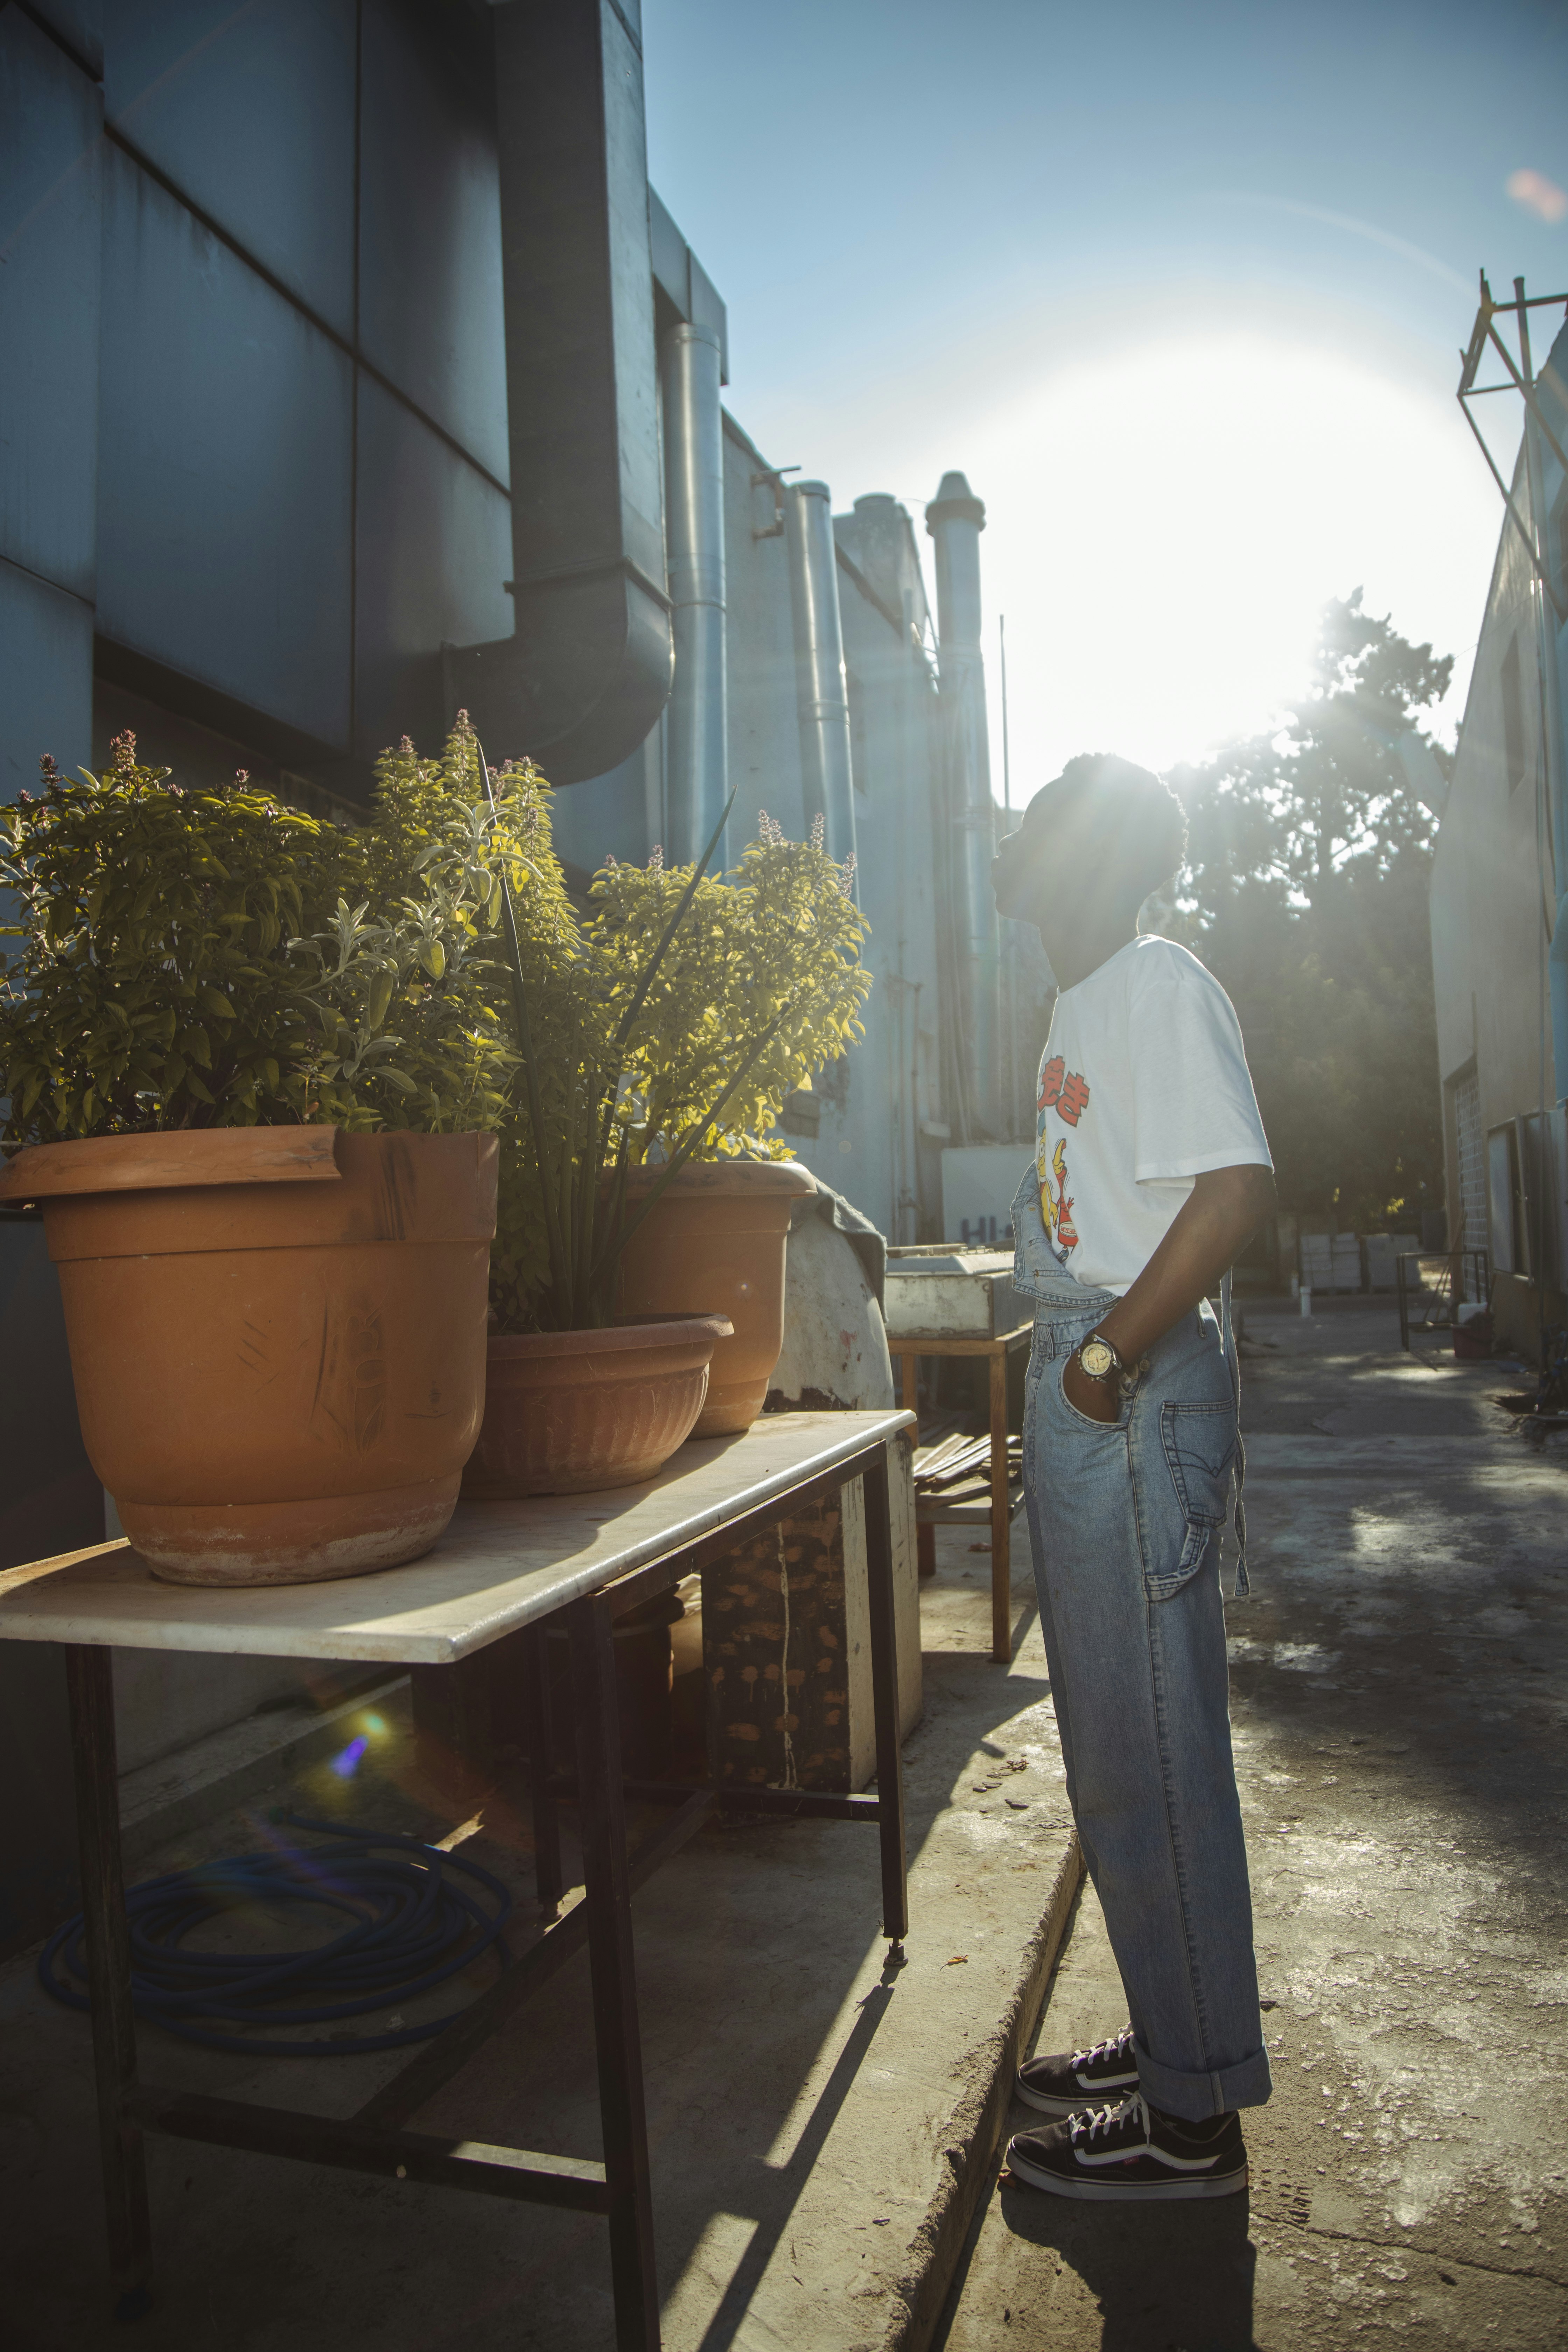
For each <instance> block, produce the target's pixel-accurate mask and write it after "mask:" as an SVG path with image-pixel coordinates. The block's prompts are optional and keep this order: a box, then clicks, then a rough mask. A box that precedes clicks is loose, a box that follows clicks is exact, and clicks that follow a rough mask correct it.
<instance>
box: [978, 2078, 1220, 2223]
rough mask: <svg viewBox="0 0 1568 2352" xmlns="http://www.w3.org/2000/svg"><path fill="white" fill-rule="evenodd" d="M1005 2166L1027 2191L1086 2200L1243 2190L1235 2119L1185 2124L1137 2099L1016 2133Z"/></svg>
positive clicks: (1151, 2198)
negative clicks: (1026, 2186)
mask: <svg viewBox="0 0 1568 2352" xmlns="http://www.w3.org/2000/svg"><path fill="white" fill-rule="evenodd" d="M1007 2163H1008V2167H1009V2168H1010V2170H1011V2171H1012V2172H1013V2174H1014V2175H1015V2177H1016V2179H1019V2180H1026V2181H1027V2182H1028V2184H1029V2186H1030V2188H1031V2189H1046V2190H1047V2191H1048V2192H1049V2194H1050V2195H1051V2196H1053V2197H1079V2198H1084V2199H1086V2200H1095V2199H1100V2198H1106V2199H1110V2198H1120V2199H1122V2200H1125V2201H1126V2202H1128V2203H1131V2204H1138V2203H1143V2202H1149V2203H1152V2202H1154V2201H1155V2200H1158V2199H1161V2198H1166V2197H1232V2196H1234V2195H1235V2194H1236V2192H1237V2189H1245V2188H1246V2186H1247V2149H1246V2147H1245V2145H1244V2144H1243V2141H1242V2137H1241V2118H1240V2116H1236V2115H1229V2116H1214V2117H1213V2118H1212V2120H1210V2121H1209V2122H1207V2123H1202V2124H1189V2123H1184V2122H1183V2121H1182V2119H1181V2118H1180V2117H1179V2116H1162V2115H1157V2114H1155V2113H1154V2112H1153V2111H1152V2109H1151V2108H1150V2107H1149V2106H1148V2105H1147V2104H1146V2103H1145V2101H1144V2100H1143V2099H1142V2096H1140V2095H1139V2094H1138V2093H1137V2092H1134V2093H1133V2095H1132V2096H1131V2098H1129V2099H1123V2100H1122V2102H1121V2105H1120V2106H1115V2107H1100V2108H1099V2109H1097V2110H1095V2111H1094V2112H1092V2113H1090V2114H1088V2115H1079V2116H1072V2117H1070V2118H1069V2120H1068V2122H1066V2123H1059V2124H1052V2125H1051V2126H1049V2128H1048V2129H1047V2130H1046V2131H1037V2132H1019V2133H1018V2134H1017V2135H1016V2137H1015V2138H1014V2139H1013V2140H1012V2141H1010V2142H1009V2144H1008V2148H1007Z"/></svg>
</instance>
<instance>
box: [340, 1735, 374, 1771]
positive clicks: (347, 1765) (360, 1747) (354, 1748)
mask: <svg viewBox="0 0 1568 2352" xmlns="http://www.w3.org/2000/svg"><path fill="white" fill-rule="evenodd" d="M369 1746H370V1742H369V1740H368V1739H365V1738H359V1739H351V1740H350V1741H349V1744H348V1746H347V1747H346V1748H344V1749H343V1751H342V1755H341V1756H334V1757H333V1759H332V1769H333V1771H334V1772H335V1773H336V1774H337V1776H338V1778H339V1780H353V1776H354V1774H355V1773H356V1772H357V1771H358V1770H359V1768H360V1759H361V1758H362V1757H363V1754H364V1751H365V1749H366V1748H368V1747H369Z"/></svg>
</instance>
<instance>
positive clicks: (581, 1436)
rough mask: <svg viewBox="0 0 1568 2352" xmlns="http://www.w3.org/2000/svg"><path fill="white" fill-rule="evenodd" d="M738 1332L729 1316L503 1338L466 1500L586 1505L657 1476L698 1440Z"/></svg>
mask: <svg viewBox="0 0 1568 2352" xmlns="http://www.w3.org/2000/svg"><path fill="white" fill-rule="evenodd" d="M730 1328H731V1327H730V1325H729V1323H728V1322H727V1321H726V1319H725V1318H724V1317H723V1316H722V1315H689V1316H683V1317H679V1318H669V1317H666V1316H654V1317H650V1318H647V1320H638V1321H635V1322H630V1323H617V1324H616V1325H614V1326H613V1327H612V1328H610V1329H609V1330H607V1331H526V1332H521V1333H518V1334H516V1335H514V1336H510V1337H506V1338H501V1339H492V1340H491V1341H490V1343H489V1383H488V1386H487V1388H486V1392H485V1418H484V1426H483V1428H482V1429H481V1430H480V1432H479V1444H477V1445H476V1446H475V1448H474V1454H473V1459H472V1461H471V1462H470V1463H469V1464H468V1469H467V1470H466V1472H465V1473H464V1475H463V1494H464V1496H465V1497H466V1498H467V1499H468V1500H469V1501H474V1502H498V1501H500V1500H502V1499H506V1498H510V1497H511V1496H519V1495H580V1494H589V1493H593V1492H595V1491H596V1490H597V1489H598V1488H600V1487H602V1486H636V1485H637V1482H638V1480H639V1479H643V1478H651V1477H652V1476H653V1475H654V1473H655V1471H656V1470H658V1469H660V1468H661V1467H662V1466H663V1465H664V1464H665V1463H666V1462H668V1459H669V1457H670V1455H671V1454H673V1453H674V1452H675V1450H676V1448H677V1446H679V1445H684V1444H685V1443H686V1441H687V1439H688V1438H689V1436H690V1434H691V1427H692V1423H694V1422H695V1421H696V1419H697V1416H698V1414H699V1413H700V1412H701V1410H702V1401H703V1399H704V1397H705V1396H706V1395H707V1393H708V1360H709V1358H710V1356H711V1355H712V1353H713V1349H714V1345H715V1343H716V1342H718V1341H721V1340H722V1339H723V1338H724V1336H725V1334H726V1333H727V1332H728V1331H729V1329H730Z"/></svg>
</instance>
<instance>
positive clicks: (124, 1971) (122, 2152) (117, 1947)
mask: <svg viewBox="0 0 1568 2352" xmlns="http://www.w3.org/2000/svg"><path fill="white" fill-rule="evenodd" d="M113 1668H114V1654H113V1652H112V1651H111V1650H107V1649H100V1648H96V1647H92V1646H90V1645H89V1644H86V1643H75V1642H73V1643H67V1645H66V1686H67V1689H68V1693H69V1696H70V1713H71V1736H72V1744H73V1746H74V1748H75V1750H76V1808H77V1837H78V1841H79V1849H80V1854H81V1895H82V1911H83V1915H84V1918H85V1924H86V1932H87V1978H88V1995H89V2000H90V2001H91V2004H92V2057H93V2069H94V2073H95V2074H96V2076H97V2087H98V2137H99V2153H100V2159H101V2162H102V2166H103V2202H104V2210H105V2215H106V2219H107V2221H108V2228H109V2262H110V2273H111V2274H112V2276H113V2280H114V2286H115V2292H116V2294H117V2296H118V2298H119V2299H118V2303H117V2305H116V2316H117V2317H119V2318H121V2319H136V2318H140V2317H141V2315H142V2312H144V2311H145V2310H146V2308H147V2306H148V2303H149V2301H150V2296H149V2294H148V2279H149V2276H150V2273H151V2270H152V2261H153V2240H152V2231H151V2228H150V2225H149V2221H148V2214H147V2160H146V2155H145V2152H144V2149H143V2146H142V2134H141V2132H140V2131H139V2130H138V2129H137V2128H136V2126H135V2125H134V2124H132V2123H128V2122H127V2121H126V2119H125V2113H124V2103H125V2101H126V2099H127V2098H128V2096H129V2095H131V2094H132V2092H133V2091H134V2090H135V2087H136V2021H135V2017H134V2014H133V2012H132V2006H131V1937H130V1931H129V1929H128V1927H127V1926H126V1920H125V1882H124V1878H123V1876H122V1874H121V1861H120V1775H119V1772H118V1770H117V1769H116V1763H115V1753H114V1681H113Z"/></svg>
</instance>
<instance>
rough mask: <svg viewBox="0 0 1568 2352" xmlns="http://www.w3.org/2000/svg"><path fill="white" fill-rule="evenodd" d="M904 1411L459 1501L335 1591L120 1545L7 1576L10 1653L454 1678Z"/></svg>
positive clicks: (908, 1418) (789, 1430)
mask: <svg viewBox="0 0 1568 2352" xmlns="http://www.w3.org/2000/svg"><path fill="white" fill-rule="evenodd" d="M913 1421H914V1416H913V1414H912V1413H908V1412H781V1413H764V1414H763V1417H762V1419H761V1420H760V1421H757V1422H755V1423H752V1427H751V1428H750V1429H749V1430H747V1431H746V1432H745V1433H744V1434H743V1435H742V1436H739V1437H710V1438H702V1439H699V1440H694V1441H693V1442H692V1443H690V1444H687V1445H683V1446H682V1447H681V1448H680V1451H679V1453H678V1454H674V1455H673V1456H672V1457H671V1459H670V1460H669V1461H668V1462H667V1463H666V1465H665V1466H664V1468H663V1469H662V1470H661V1471H660V1473H659V1475H658V1477H657V1478H653V1479H649V1480H648V1481H647V1484H646V1485H643V1486H620V1487H616V1488H613V1489H610V1490H608V1491H606V1492H605V1493H601V1494H596V1495H541V1496H534V1497H532V1498H531V1500H529V1501H527V1502H518V1503H459V1504H458V1510H457V1514H456V1517H454V1518H453V1520H452V1524H451V1526H450V1527H449V1528H447V1532H446V1534H445V1535H444V1536H443V1537H442V1538H441V1540H440V1542H439V1543H438V1544H437V1546H436V1548H435V1549H434V1550H433V1551H428V1552H426V1555H425V1557H424V1559H416V1560H413V1561H411V1562H410V1564H409V1565H408V1566H407V1567H406V1568H389V1569H384V1570H381V1571H380V1572H379V1573H378V1574H375V1575H372V1576H353V1577H345V1578H342V1580H338V1581H336V1582H333V1583H330V1584H289V1585H256V1586H226V1587H221V1588H220V1587H207V1586H196V1585H183V1584H163V1583H160V1582H159V1580H158V1579H157V1578H156V1577H155V1576H153V1573H152V1571H151V1570H150V1569H149V1568H148V1567H147V1566H146V1564H145V1563H144V1562H143V1560H142V1559H141V1557H140V1555H139V1554H138V1553H136V1552H134V1551H133V1550H132V1549H131V1547H130V1545H129V1544H127V1543H126V1542H125V1541H124V1539H123V1538H121V1540H120V1541H118V1542H116V1543H105V1544H95V1545H93V1546H92V1547H91V1549H89V1550H87V1551H79V1552H66V1553H62V1554H61V1555H60V1556H59V1557H58V1559H46V1560H35V1561H33V1562H32V1563H31V1564H30V1565H28V1566H27V1567H25V1568H13V1569H7V1570H4V1571H3V1572H0V1641H13V1642H83V1643H107V1644H110V1646H112V1647H115V1648H122V1649H130V1650H207V1651H215V1652H219V1653H221V1654H225V1655H230V1656H232V1655H239V1654H255V1655H258V1656H262V1657H275V1658H363V1659H366V1660H368V1661H370V1662H372V1663H374V1664H408V1665H450V1664H452V1663H453V1661H454V1660H455V1659H458V1658H462V1657H467V1656H468V1654H469V1653H470V1652H471V1651H474V1650H481V1649H483V1648H484V1647H485V1645H486V1643H489V1642H494V1641H499V1639H500V1636H501V1635H502V1634H503V1633H515V1632H516V1631H517V1629H518V1627H519V1626H521V1625H527V1624H530V1623H531V1622H533V1621H534V1620H535V1619H537V1618H540V1617H543V1616H547V1615H548V1614H549V1612H551V1611H552V1610H553V1609H559V1608H561V1607H563V1605H564V1603H566V1602H567V1601H576V1600H580V1599H581V1598H582V1597H583V1595H584V1593H588V1592H597V1591H600V1590H602V1588H603V1587H604V1586H605V1585H607V1584H613V1583H614V1582H615V1581H616V1579H617V1578H618V1577H622V1576H626V1575H628V1574H629V1573H630V1572H631V1571H632V1570H634V1569H639V1568H646V1567H647V1566H648V1565H649V1563H650V1562H652V1561H654V1560H657V1559H668V1556H669V1554H670V1553H671V1552H675V1551H679V1550H681V1549H684V1547H685V1546H686V1545H688V1544H689V1543H693V1542H695V1541H697V1540H698V1539H699V1538H701V1537H703V1536H706V1535H711V1534H712V1533H713V1532H714V1531H715V1530H716V1529H718V1528H723V1527H724V1526H725V1525H727V1524H728V1523H730V1522H731V1521H733V1520H736V1519H738V1518H740V1517H742V1516H743V1514H745V1513H746V1512H748V1511H750V1510H752V1509H754V1508H755V1507H757V1506H758V1505H759V1504H763V1503H767V1502H772V1501H773V1500H774V1499H776V1498H777V1497H778V1496H781V1495H786V1494H788V1492H789V1491H790V1489H791V1488H792V1487H794V1486H799V1485H801V1484H803V1483H804V1482H805V1480H807V1479H810V1478H814V1477H816V1476H817V1475H820V1474H821V1473H822V1472H824V1471H826V1470H830V1469H832V1468H833V1467H834V1466H835V1465H836V1464H837V1463H840V1462H844V1461H847V1459H848V1458H849V1456H850V1455H851V1454H857V1453H858V1452H859V1451H860V1449H861V1448H862V1447H863V1446H866V1445H868V1444H874V1443H875V1442H876V1441H877V1440H879V1439H881V1440H884V1441H885V1440H887V1439H889V1438H890V1437H892V1436H894V1435H895V1434H896V1433H897V1432H898V1431H900V1429H905V1428H909V1427H911V1426H912V1425H913Z"/></svg>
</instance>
